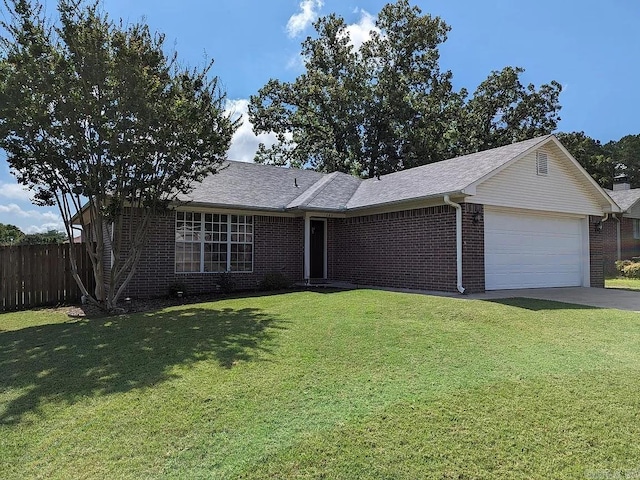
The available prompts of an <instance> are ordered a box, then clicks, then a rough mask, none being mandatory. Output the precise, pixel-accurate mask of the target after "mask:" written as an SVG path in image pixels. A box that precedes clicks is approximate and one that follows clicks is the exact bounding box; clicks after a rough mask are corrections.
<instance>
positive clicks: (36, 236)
mask: <svg viewBox="0 0 640 480" xmlns="http://www.w3.org/2000/svg"><path fill="white" fill-rule="evenodd" d="M65 241H67V234H66V233H62V232H60V231H58V230H49V231H47V232H46V233H29V234H27V235H25V236H24V237H22V240H20V245H42V244H45V243H64V242H65Z"/></svg>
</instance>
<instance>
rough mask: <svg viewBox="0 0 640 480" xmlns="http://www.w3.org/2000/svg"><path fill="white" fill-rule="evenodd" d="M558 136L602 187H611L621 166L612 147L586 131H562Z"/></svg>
mask: <svg viewBox="0 0 640 480" xmlns="http://www.w3.org/2000/svg"><path fill="white" fill-rule="evenodd" d="M556 136H557V137H558V140H560V142H561V143H562V145H564V147H565V148H566V149H567V150H568V151H569V153H571V155H572V156H573V157H574V158H575V159H576V160H577V161H578V163H580V165H582V166H583V167H584V169H585V170H586V171H587V172H588V173H589V174H590V175H591V176H592V177H593V179H594V180H595V181H596V182H598V183H599V184H600V186H601V187H604V188H611V186H612V184H613V180H614V177H615V175H616V172H617V171H619V167H617V165H618V162H617V161H616V160H617V159H616V158H614V157H613V156H612V151H611V148H610V147H605V146H604V145H602V144H601V143H600V141H599V140H596V139H593V138H591V137H589V136H588V135H586V134H585V133H584V132H568V133H563V132H560V133H557V134H556Z"/></svg>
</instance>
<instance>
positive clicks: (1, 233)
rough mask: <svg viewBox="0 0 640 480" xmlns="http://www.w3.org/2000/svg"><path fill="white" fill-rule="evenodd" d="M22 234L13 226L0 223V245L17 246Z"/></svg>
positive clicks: (22, 236)
mask: <svg viewBox="0 0 640 480" xmlns="http://www.w3.org/2000/svg"><path fill="white" fill-rule="evenodd" d="M23 238H24V233H23V232H22V230H20V229H19V228H18V227H16V226H15V225H10V224H4V223H0V245H17V244H19V243H20V241H21V240H22V239H23Z"/></svg>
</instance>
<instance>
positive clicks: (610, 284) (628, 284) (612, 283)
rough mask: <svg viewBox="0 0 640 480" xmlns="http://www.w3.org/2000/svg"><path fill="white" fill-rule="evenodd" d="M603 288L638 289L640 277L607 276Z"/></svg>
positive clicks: (639, 288)
mask: <svg viewBox="0 0 640 480" xmlns="http://www.w3.org/2000/svg"><path fill="white" fill-rule="evenodd" d="M604 286H605V288H624V289H627V290H640V278H626V277H618V278H607V279H606V280H605V281H604Z"/></svg>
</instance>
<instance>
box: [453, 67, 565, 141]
mask: <svg viewBox="0 0 640 480" xmlns="http://www.w3.org/2000/svg"><path fill="white" fill-rule="evenodd" d="M523 72H524V69H523V68H519V67H516V68H514V67H505V68H504V69H503V70H502V71H499V72H498V71H494V72H491V74H490V75H489V77H488V78H487V79H486V80H485V81H483V82H482V83H481V84H480V86H479V87H478V88H477V89H476V91H475V93H474V94H473V97H472V98H471V99H470V100H469V102H468V103H467V104H466V106H465V108H464V109H463V112H464V115H465V129H464V130H463V132H464V133H465V135H466V136H467V137H468V140H466V141H467V145H466V146H465V150H466V152H473V151H479V150H486V149H489V148H495V147H501V146H503V145H508V144H510V143H513V142H516V141H522V140H527V139H529V138H534V137H537V136H540V135H545V134H548V133H551V132H552V131H553V130H555V128H556V125H557V124H558V121H559V120H560V117H559V116H558V112H559V110H560V105H559V103H558V100H559V96H560V92H561V91H562V86H561V85H560V84H559V83H558V82H556V81H552V82H551V83H550V84H545V85H542V86H541V87H540V88H539V89H538V90H536V88H535V86H534V85H533V84H529V85H527V87H525V86H524V85H522V83H520V75H521V74H522V73H523Z"/></svg>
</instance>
